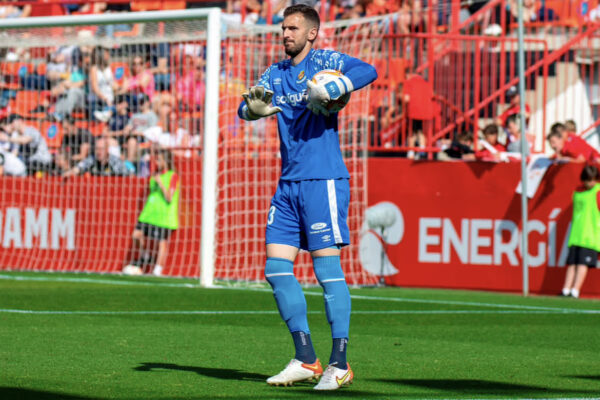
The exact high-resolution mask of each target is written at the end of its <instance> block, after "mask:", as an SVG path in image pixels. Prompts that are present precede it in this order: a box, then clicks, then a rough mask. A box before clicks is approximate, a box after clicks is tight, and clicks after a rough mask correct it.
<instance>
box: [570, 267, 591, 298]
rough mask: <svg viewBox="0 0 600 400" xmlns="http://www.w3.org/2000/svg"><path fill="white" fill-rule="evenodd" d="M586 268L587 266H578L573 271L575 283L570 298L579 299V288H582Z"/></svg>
mask: <svg viewBox="0 0 600 400" xmlns="http://www.w3.org/2000/svg"><path fill="white" fill-rule="evenodd" d="M587 272H588V267H587V265H578V266H577V269H576V271H575V283H573V287H572V289H571V296H573V297H575V298H577V297H579V292H580V291H581V286H583V282H584V281H585V277H586V276H587Z"/></svg>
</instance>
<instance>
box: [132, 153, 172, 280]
mask: <svg viewBox="0 0 600 400" xmlns="http://www.w3.org/2000/svg"><path fill="white" fill-rule="evenodd" d="M156 167H157V171H158V172H157V173H156V174H154V175H153V176H152V177H151V178H150V194H149V195H148V199H147V200H146V204H145V205H144V208H143V209H142V212H141V213H140V216H139V218H138V223H137V224H136V226H135V229H134V231H133V235H132V237H133V245H134V250H135V249H139V253H140V259H138V260H137V261H134V262H132V263H131V264H129V265H127V266H125V267H124V268H123V273H124V274H126V275H141V274H143V270H142V264H143V263H144V261H145V259H147V258H148V256H147V253H146V252H145V251H144V242H145V238H152V239H155V240H158V254H157V256H156V265H154V269H153V270H152V273H153V274H154V275H156V276H160V275H162V273H163V268H164V265H165V260H166V258H167V244H168V240H169V237H170V236H171V233H172V232H173V231H174V230H176V229H177V228H178V227H179V177H178V176H177V174H176V173H175V169H174V167H173V158H172V155H171V153H170V152H169V151H168V150H159V151H158V154H157V157H156Z"/></svg>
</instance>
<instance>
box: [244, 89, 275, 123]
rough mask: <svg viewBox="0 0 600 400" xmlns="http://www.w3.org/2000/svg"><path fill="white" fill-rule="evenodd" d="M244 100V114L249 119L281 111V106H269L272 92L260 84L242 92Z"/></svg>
mask: <svg viewBox="0 0 600 400" xmlns="http://www.w3.org/2000/svg"><path fill="white" fill-rule="evenodd" d="M242 97H243V98H244V101H245V102H246V107H245V110H244V111H245V114H246V116H247V117H248V119H249V120H255V119H259V118H264V117H269V116H271V115H273V114H277V113H278V112H281V108H279V107H273V106H271V100H272V99H273V92H272V91H271V90H268V89H265V88H264V87H262V86H252V87H251V88H250V89H249V90H248V93H244V94H242Z"/></svg>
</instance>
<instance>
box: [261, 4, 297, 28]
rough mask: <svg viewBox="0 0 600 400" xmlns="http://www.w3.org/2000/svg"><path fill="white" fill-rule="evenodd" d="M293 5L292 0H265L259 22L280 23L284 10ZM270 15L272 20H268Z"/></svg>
mask: <svg viewBox="0 0 600 400" xmlns="http://www.w3.org/2000/svg"><path fill="white" fill-rule="evenodd" d="M289 5H291V3H290V0H263V1H262V7H261V11H260V17H259V18H258V21H256V23H257V24H266V23H271V24H280V23H281V22H282V21H283V10H285V9H286V7H288V6H289ZM269 12H270V15H269ZM269 16H270V17H271V21H268V18H269Z"/></svg>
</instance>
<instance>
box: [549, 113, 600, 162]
mask: <svg viewBox="0 0 600 400" xmlns="http://www.w3.org/2000/svg"><path fill="white" fill-rule="evenodd" d="M565 137H566V139H565ZM547 139H548V142H549V143H550V147H552V149H553V150H554V151H555V153H556V154H555V157H556V159H558V160H565V161H575V162H589V163H594V162H600V153H599V152H598V151H597V150H596V149H594V148H593V147H592V146H590V145H589V144H588V143H587V142H586V141H585V140H583V139H582V138H580V137H579V136H577V135H574V134H569V133H567V131H566V129H565V126H564V125H563V124H561V123H558V122H557V123H556V124H554V125H552V127H551V128H550V133H549V134H548V136H547Z"/></svg>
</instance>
